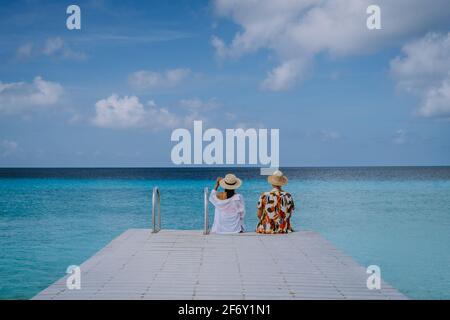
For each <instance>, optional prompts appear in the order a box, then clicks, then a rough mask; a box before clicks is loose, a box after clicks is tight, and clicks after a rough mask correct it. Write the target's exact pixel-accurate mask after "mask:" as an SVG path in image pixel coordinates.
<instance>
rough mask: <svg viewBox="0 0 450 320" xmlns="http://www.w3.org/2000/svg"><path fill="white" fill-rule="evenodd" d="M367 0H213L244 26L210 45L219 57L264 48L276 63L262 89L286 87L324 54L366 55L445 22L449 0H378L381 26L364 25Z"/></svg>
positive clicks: (220, 11)
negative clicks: (376, 28) (368, 27)
mask: <svg viewBox="0 0 450 320" xmlns="http://www.w3.org/2000/svg"><path fill="white" fill-rule="evenodd" d="M372 2H373V1H371V0H278V1H273V0H247V1H246V0H215V1H214V8H215V11H216V13H217V14H218V15H219V16H220V17H225V18H230V19H231V20H233V21H234V22H235V23H236V24H237V25H239V26H240V27H241V28H242V30H241V31H239V32H237V33H236V34H235V36H234V37H233V39H232V40H231V42H230V43H229V44H228V45H227V44H226V43H225V41H224V40H223V39H221V38H219V37H217V36H214V37H213V38H212V46H213V47H214V48H215V49H216V53H217V55H218V56H219V57H220V58H226V57H239V56H241V55H243V54H247V53H251V52H255V51H257V50H260V49H268V50H269V51H272V52H273V53H275V56H276V57H277V59H278V60H279V66H277V67H275V68H274V69H273V70H272V71H271V72H269V73H268V76H267V78H266V79H265V80H264V81H263V83H262V87H263V88H265V89H268V90H275V91H278V90H284V89H288V88H290V87H292V85H293V84H294V83H295V82H297V81H298V80H299V79H301V78H302V76H304V74H305V72H306V71H307V68H306V66H308V65H311V64H312V63H313V61H314V57H315V55H317V54H320V53H322V52H325V53H328V54H330V55H333V56H343V55H355V54H364V53H370V52H373V51H376V50H379V49H380V48H382V47H384V46H386V45H391V44H393V43H397V42H398V41H402V40H404V39H405V37H407V36H410V35H414V34H416V33H420V32H423V31H424V30H428V29H429V28H430V27H432V26H436V25H439V23H442V22H446V21H448V19H449V16H450V2H449V1H448V0H435V1H434V2H433V5H432V6H431V5H429V4H428V3H427V2H426V1H422V0H396V1H392V0H378V1H377V5H379V6H380V7H381V19H382V29H381V30H375V31H371V30H368V29H367V27H366V19H367V14H366V9H367V7H368V6H369V5H371V4H373V3H372Z"/></svg>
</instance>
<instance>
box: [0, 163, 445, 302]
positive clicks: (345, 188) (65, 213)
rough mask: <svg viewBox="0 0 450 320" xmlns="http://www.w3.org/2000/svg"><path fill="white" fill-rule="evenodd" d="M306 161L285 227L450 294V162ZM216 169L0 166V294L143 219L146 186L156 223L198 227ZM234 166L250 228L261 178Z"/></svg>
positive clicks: (51, 273)
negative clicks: (157, 207) (366, 164)
mask: <svg viewBox="0 0 450 320" xmlns="http://www.w3.org/2000/svg"><path fill="white" fill-rule="evenodd" d="M93 170H95V169H93ZM148 170H151V169H148ZM165 170H172V169H165ZM186 170H188V169H186ZM289 170H290V171H292V170H296V169H289ZM315 170H318V171H317V172H309V171H301V170H300V169H299V173H298V174H297V173H296V171H292V172H290V176H291V179H290V182H289V185H288V187H287V188H286V189H287V190H288V191H290V192H291V193H292V194H293V195H294V198H295V201H296V205H297V210H296V212H295V215H294V217H293V222H294V227H296V228H297V229H307V230H314V231H317V232H320V233H321V234H323V235H324V236H325V237H326V238H328V239H329V240H330V241H332V242H333V243H334V244H335V245H336V246H337V247H339V248H341V249H342V250H344V251H345V252H347V253H348V254H350V255H351V256H353V257H354V258H355V259H356V260H357V261H358V262H359V263H361V264H362V265H364V266H368V265H370V264H377V265H379V266H380V267H381V272H382V276H383V278H384V279H385V280H386V281H388V282H390V283H391V284H392V285H393V286H395V287H397V288H398V289H399V290H400V291H402V292H403V293H404V294H406V295H407V296H409V297H411V298H419V299H430V298H436V299H449V298H450V275H449V272H448V267H449V266H450V178H449V176H450V168H444V169H442V168H441V169H440V170H441V171H440V172H438V173H437V174H430V172H428V171H427V172H422V171H421V170H420V169H417V170H413V169H412V170H411V171H410V172H406V173H402V174H400V175H396V174H393V171H392V170H398V169H395V168H390V169H387V168H377V169H376V170H379V172H377V173H373V172H372V174H368V175H366V174H365V173H364V172H365V171H361V170H364V169H359V170H360V171H349V172H350V173H348V172H346V173H345V174H342V172H337V171H336V170H338V169H335V172H334V173H333V169H329V170H331V171H324V170H322V171H320V170H321V169H315ZM367 170H369V169H367ZM370 170H375V169H370ZM383 170H384V171H383ZM389 170H391V171H389ZM430 170H432V169H430ZM222 171H223V172H222ZM225 171H226V170H225ZM225 171H224V170H223V169H217V170H216V171H212V172H207V173H202V174H197V173H196V172H195V170H194V174H192V173H191V174H189V175H187V174H185V173H183V174H181V173H177V172H175V173H174V172H171V173H170V174H167V177H166V176H165V174H161V172H158V173H157V174H154V172H152V171H150V172H147V173H146V174H145V176H144V177H142V176H140V173H133V174H130V175H128V174H125V175H124V174H123V173H121V174H119V175H114V174H111V175H108V174H105V175H103V174H89V175H88V176H86V175H84V174H82V175H81V176H80V177H77V174H68V173H64V172H59V173H58V174H47V173H43V174H40V175H37V174H30V175H28V174H21V175H19V176H17V175H15V174H13V175H9V174H7V173H5V172H3V173H1V172H0V248H1V251H0V298H2V299H12V298H20V299H26V298H30V297H32V296H33V295H34V294H36V293H37V292H39V291H40V290H42V289H44V288H45V287H46V286H48V285H49V284H51V283H52V282H53V281H55V280H57V279H58V278H60V277H61V276H63V275H64V273H65V270H66V268H67V266H69V265H71V264H80V263H81V262H83V261H84V260H86V259H87V258H89V257H90V256H91V255H92V254H94V253H95V252H96V251H97V250H99V249H101V248H102V247H103V246H104V245H106V244H107V243H108V242H109V241H111V240H112V239H113V238H114V237H116V236H117V235H119V234H120V233H122V232H123V231H125V230H126V229H128V228H149V227H150V215H151V213H150V208H151V189H152V187H153V186H155V185H158V186H159V187H160V189H161V192H162V199H161V206H162V228H168V229H201V228H202V226H203V213H202V199H203V194H202V189H203V187H205V186H210V187H211V186H212V184H213V183H212V180H213V179H214V177H215V176H216V175H219V174H220V175H223V174H224V173H226V172H225ZM386 171H387V172H386ZM239 173H240V174H241V176H243V177H244V184H243V187H242V188H241V191H240V192H241V193H242V194H243V195H244V197H245V199H246V208H247V216H246V219H245V222H246V225H247V229H253V228H254V226H255V225H256V217H255V213H256V211H255V205H256V201H257V197H258V195H259V193H260V192H261V191H263V190H265V189H267V184H266V182H265V181H264V178H262V177H259V176H258V175H257V171H255V170H249V172H247V171H238V175H239ZM152 176H155V177H156V178H151V177H152ZM177 176H180V177H182V178H177ZM209 177H211V178H209ZM251 177H253V178H252V179H250V178H251ZM210 211H211V212H212V208H211V210H210Z"/></svg>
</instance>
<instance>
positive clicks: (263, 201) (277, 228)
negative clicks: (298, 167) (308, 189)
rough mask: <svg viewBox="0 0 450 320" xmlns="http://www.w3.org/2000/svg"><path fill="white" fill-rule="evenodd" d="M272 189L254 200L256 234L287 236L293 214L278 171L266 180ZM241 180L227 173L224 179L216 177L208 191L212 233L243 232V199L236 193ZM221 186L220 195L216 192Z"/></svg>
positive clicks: (281, 174)
mask: <svg viewBox="0 0 450 320" xmlns="http://www.w3.org/2000/svg"><path fill="white" fill-rule="evenodd" d="M267 180H268V182H269V183H270V184H271V185H272V190H271V191H268V192H264V193H262V194H261V196H260V197H259V201H258V205H257V208H258V211H257V216H258V220H259V221H258V224H257V226H256V232H257V233H269V234H274V233H288V232H292V231H293V230H292V227H291V222H290V219H291V216H292V213H293V212H294V200H293V199H292V196H291V195H290V194H289V193H288V192H285V191H283V190H282V188H281V187H282V186H284V185H285V184H286V183H287V182H288V179H287V177H286V176H285V175H283V173H282V172H281V171H279V170H277V171H275V172H274V173H273V174H272V175H271V176H269V177H268V179H267ZM241 184H242V181H241V180H240V179H239V178H237V177H236V176H235V175H234V174H227V175H226V176H225V178H223V179H222V178H221V177H219V178H217V181H216V185H215V186H214V189H213V190H212V192H211V195H210V197H209V201H211V203H212V204H213V205H214V207H215V212H214V223H213V226H212V228H211V232H213V233H239V232H244V215H245V206H244V197H243V196H242V195H241V194H238V193H236V189H238V188H239V187H240V186H241ZM219 186H220V187H222V188H223V189H224V191H223V192H218V191H217V190H218V188H219Z"/></svg>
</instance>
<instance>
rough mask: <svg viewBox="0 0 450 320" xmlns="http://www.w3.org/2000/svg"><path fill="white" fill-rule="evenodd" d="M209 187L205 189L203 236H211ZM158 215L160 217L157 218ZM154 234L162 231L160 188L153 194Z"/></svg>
mask: <svg viewBox="0 0 450 320" xmlns="http://www.w3.org/2000/svg"><path fill="white" fill-rule="evenodd" d="M208 195H209V191H208V187H206V188H205V189H203V219H204V221H203V222H204V223H203V234H204V235H207V234H209V210H208V201H209V198H208ZM156 215H158V216H156ZM152 226H153V228H152V233H157V232H159V231H160V230H161V193H160V191H159V188H158V187H154V188H153V194H152Z"/></svg>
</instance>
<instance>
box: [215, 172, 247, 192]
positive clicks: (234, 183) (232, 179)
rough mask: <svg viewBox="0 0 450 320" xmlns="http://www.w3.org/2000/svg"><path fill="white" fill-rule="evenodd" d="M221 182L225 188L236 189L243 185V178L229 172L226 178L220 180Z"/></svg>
mask: <svg viewBox="0 0 450 320" xmlns="http://www.w3.org/2000/svg"><path fill="white" fill-rule="evenodd" d="M219 184H220V186H221V187H222V188H224V189H227V190H234V189H237V188H239V187H240V186H241V184H242V181H241V179H239V178H236V176H235V175H234V174H232V173H229V174H227V175H226V176H225V178H223V179H222V180H220V182H219Z"/></svg>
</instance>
